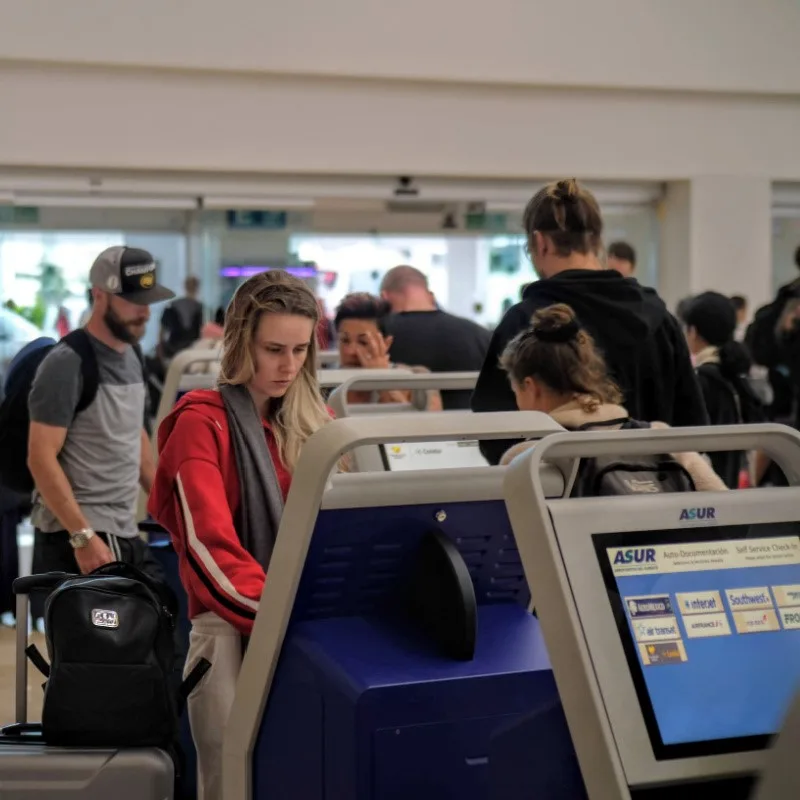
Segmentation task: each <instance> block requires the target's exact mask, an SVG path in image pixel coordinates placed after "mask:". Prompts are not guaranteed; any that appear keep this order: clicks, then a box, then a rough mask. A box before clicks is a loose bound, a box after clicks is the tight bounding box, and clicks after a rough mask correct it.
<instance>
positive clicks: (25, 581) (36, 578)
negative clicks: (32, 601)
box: [11, 572, 80, 594]
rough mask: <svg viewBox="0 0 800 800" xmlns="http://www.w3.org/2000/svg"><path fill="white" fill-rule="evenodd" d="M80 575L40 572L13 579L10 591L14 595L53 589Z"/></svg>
mask: <svg viewBox="0 0 800 800" xmlns="http://www.w3.org/2000/svg"><path fill="white" fill-rule="evenodd" d="M79 577H80V575H77V574H72V573H69V572H41V573H39V574H37V575H25V576H24V577H23V578H14V582H13V583H12V584H11V590H12V591H13V592H14V594H30V593H31V592H33V591H36V590H37V589H55V588H56V586H59V585H60V584H62V583H64V581H65V580H67V579H68V578H79Z"/></svg>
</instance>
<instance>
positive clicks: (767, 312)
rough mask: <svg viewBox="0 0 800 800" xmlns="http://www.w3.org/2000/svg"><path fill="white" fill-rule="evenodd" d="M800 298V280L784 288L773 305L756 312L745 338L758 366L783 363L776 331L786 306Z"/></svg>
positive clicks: (771, 365)
mask: <svg viewBox="0 0 800 800" xmlns="http://www.w3.org/2000/svg"><path fill="white" fill-rule="evenodd" d="M798 297H800V280H797V281H794V282H792V283H790V284H789V285H788V286H784V287H783V288H782V289H781V290H780V291H779V292H778V296H777V297H776V298H775V299H774V300H773V301H772V302H771V303H768V304H767V305H765V306H761V308H759V309H758V310H757V311H756V313H755V316H754V317H753V321H752V322H751V323H750V325H748V327H747V331H746V333H745V338H744V343H745V346H746V347H747V349H748V351H749V353H750V356H751V357H752V359H753V361H755V363H756V364H760V365H761V366H762V367H776V366H778V365H779V364H780V363H781V361H782V354H781V347H780V345H779V344H778V340H777V338H776V336H775V329H776V328H777V325H778V322H779V321H780V319H781V315H782V314H783V311H784V309H785V308H786V304H787V303H788V302H789V301H790V300H794V299H797V298H798Z"/></svg>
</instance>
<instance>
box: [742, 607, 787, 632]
mask: <svg viewBox="0 0 800 800" xmlns="http://www.w3.org/2000/svg"><path fill="white" fill-rule="evenodd" d="M733 621H734V623H735V625H736V631H737V633H767V632H769V631H779V630H780V629H781V626H780V625H779V624H778V617H777V615H776V614H775V611H774V610H773V609H769V610H767V611H759V610H755V611H753V610H751V611H735V612H734V614H733Z"/></svg>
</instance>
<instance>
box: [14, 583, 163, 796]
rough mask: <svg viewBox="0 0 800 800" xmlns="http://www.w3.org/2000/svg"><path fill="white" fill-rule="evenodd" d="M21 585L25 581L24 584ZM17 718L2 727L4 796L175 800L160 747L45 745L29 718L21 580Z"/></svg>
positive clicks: (25, 601)
mask: <svg viewBox="0 0 800 800" xmlns="http://www.w3.org/2000/svg"><path fill="white" fill-rule="evenodd" d="M20 584H21V585H20ZM15 592H16V593H17V597H16V603H17V641H16V692H15V706H16V722H15V723H14V724H12V725H6V726H5V727H3V728H0V798H2V800H110V799H113V800H173V794H174V784H175V774H174V773H175V770H174V765H173V761H172V758H170V756H169V755H168V754H167V753H165V752H164V751H163V750H158V749H156V748H140V749H134V748H131V749H124V750H123V749H114V748H83V747H81V748H73V747H53V746H49V745H46V744H45V743H44V741H43V739H42V733H41V726H40V725H39V724H30V723H28V721H27V718H28V692H27V684H28V663H27V658H26V654H25V650H26V648H27V645H28V625H27V620H28V595H27V593H25V590H24V582H17V585H16V586H15Z"/></svg>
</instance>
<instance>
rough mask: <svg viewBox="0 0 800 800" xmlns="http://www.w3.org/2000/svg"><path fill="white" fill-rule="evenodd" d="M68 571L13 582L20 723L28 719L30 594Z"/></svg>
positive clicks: (53, 583) (61, 579)
mask: <svg viewBox="0 0 800 800" xmlns="http://www.w3.org/2000/svg"><path fill="white" fill-rule="evenodd" d="M69 577H72V576H70V574H69V573H67V572H46V573H44V574H43V575H26V576H25V577H24V578H17V579H16V580H15V581H14V583H13V584H12V589H13V591H14V594H15V595H16V596H17V603H16V605H17V608H16V614H17V652H16V664H17V666H16V693H15V694H16V700H15V712H16V713H15V717H16V721H17V722H18V723H20V724H23V723H26V722H27V721H28V659H27V654H26V652H25V651H26V649H27V647H28V595H29V594H30V593H31V592H32V591H34V590H37V589H54V588H55V587H56V586H58V585H59V584H61V583H63V582H64V580H66V579H67V578H69Z"/></svg>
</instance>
